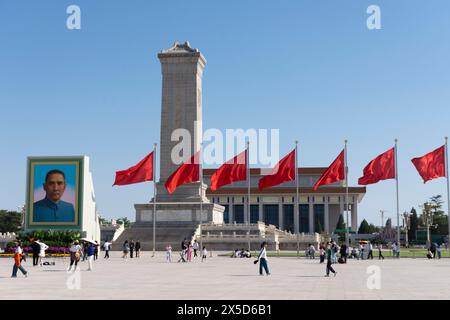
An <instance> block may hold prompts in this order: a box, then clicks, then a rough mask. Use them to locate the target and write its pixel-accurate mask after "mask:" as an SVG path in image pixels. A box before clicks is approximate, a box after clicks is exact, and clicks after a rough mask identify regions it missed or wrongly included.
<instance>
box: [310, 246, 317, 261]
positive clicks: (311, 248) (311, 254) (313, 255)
mask: <svg viewBox="0 0 450 320" xmlns="http://www.w3.org/2000/svg"><path fill="white" fill-rule="evenodd" d="M315 253H316V248H314V245H312V244H311V245H309V258H310V259H315V258H316V256H315Z"/></svg>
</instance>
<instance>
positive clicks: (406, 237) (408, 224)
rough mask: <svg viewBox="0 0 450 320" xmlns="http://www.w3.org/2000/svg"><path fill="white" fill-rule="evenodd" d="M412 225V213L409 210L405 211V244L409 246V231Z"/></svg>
mask: <svg viewBox="0 0 450 320" xmlns="http://www.w3.org/2000/svg"><path fill="white" fill-rule="evenodd" d="M410 226H411V220H410V214H409V213H408V212H405V213H403V227H404V228H405V246H406V248H408V247H409V241H408V231H409V229H410Z"/></svg>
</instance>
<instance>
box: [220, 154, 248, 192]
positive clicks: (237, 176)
mask: <svg viewBox="0 0 450 320" xmlns="http://www.w3.org/2000/svg"><path fill="white" fill-rule="evenodd" d="M246 153H247V150H245V151H243V152H241V153H240V154H238V155H237V156H235V157H234V158H233V159H230V160H228V161H227V162H225V163H224V164H223V165H222V166H221V167H220V168H219V169H217V171H216V172H214V173H213V175H212V176H211V191H216V190H217V189H219V188H220V187H222V186H224V185H227V184H230V183H233V182H235V181H243V180H246V179H247V161H246V158H247V157H246Z"/></svg>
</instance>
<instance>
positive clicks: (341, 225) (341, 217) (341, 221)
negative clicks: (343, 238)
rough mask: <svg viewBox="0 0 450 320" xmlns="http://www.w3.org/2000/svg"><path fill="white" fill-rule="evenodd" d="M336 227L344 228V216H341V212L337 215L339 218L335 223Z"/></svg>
mask: <svg viewBox="0 0 450 320" xmlns="http://www.w3.org/2000/svg"><path fill="white" fill-rule="evenodd" d="M336 229H345V222H344V217H343V216H342V214H341V215H339V219H338V222H337V224H336Z"/></svg>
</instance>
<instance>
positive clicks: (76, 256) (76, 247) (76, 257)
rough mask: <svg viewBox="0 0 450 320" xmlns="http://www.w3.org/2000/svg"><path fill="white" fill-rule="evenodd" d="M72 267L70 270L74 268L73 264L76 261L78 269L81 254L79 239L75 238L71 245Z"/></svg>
mask: <svg viewBox="0 0 450 320" xmlns="http://www.w3.org/2000/svg"><path fill="white" fill-rule="evenodd" d="M69 251H70V267H69V270H68V271H71V270H72V265H73V264H74V263H75V269H74V271H75V270H77V265H78V261H80V256H81V246H80V244H79V242H78V241H77V240H75V241H74V242H73V244H72V246H71V247H70V250H69Z"/></svg>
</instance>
